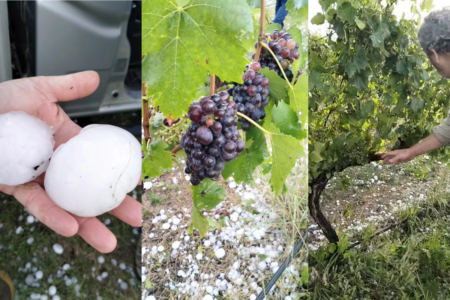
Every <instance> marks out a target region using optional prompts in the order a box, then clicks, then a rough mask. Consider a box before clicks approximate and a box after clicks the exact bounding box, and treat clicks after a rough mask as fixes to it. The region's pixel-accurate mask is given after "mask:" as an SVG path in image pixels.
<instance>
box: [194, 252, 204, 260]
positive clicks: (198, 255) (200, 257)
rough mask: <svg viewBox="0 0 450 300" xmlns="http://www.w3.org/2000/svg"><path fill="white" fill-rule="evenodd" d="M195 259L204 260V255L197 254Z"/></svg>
mask: <svg viewBox="0 0 450 300" xmlns="http://www.w3.org/2000/svg"><path fill="white" fill-rule="evenodd" d="M195 258H196V259H197V260H201V259H202V258H203V254H201V253H197V255H196V256H195Z"/></svg>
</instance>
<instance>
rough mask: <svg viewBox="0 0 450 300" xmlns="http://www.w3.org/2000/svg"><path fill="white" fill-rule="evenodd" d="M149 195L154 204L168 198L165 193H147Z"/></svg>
mask: <svg viewBox="0 0 450 300" xmlns="http://www.w3.org/2000/svg"><path fill="white" fill-rule="evenodd" d="M147 197H148V198H149V199H150V201H151V202H152V204H158V203H161V202H162V201H164V200H165V199H166V197H165V196H164V195H162V196H159V195H156V194H155V193H149V194H148V195H147Z"/></svg>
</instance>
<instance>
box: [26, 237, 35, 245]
mask: <svg viewBox="0 0 450 300" xmlns="http://www.w3.org/2000/svg"><path fill="white" fill-rule="evenodd" d="M33 242H34V238H33V237H30V238H28V240H27V244H29V245H31V244H32V243H33Z"/></svg>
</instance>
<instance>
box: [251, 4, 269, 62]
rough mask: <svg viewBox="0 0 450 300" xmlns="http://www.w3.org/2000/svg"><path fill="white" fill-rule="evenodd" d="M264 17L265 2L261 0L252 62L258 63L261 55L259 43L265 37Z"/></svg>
mask: <svg viewBox="0 0 450 300" xmlns="http://www.w3.org/2000/svg"><path fill="white" fill-rule="evenodd" d="M265 17H266V0H261V15H260V17H259V37H258V41H259V43H258V47H256V53H255V58H254V59H253V61H254V62H257V61H259V57H260V55H261V50H262V46H261V43H262V41H263V40H264V35H265V28H264V26H265V24H266V22H265Z"/></svg>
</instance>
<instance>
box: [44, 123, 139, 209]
mask: <svg viewBox="0 0 450 300" xmlns="http://www.w3.org/2000/svg"><path fill="white" fill-rule="evenodd" d="M140 176H141V145H140V144H139V142H138V141H137V140H136V138H135V137H134V136H133V135H132V134H130V133H129V132H128V131H126V130H124V129H121V128H119V127H115V126H111V125H90V126H87V127H85V128H84V129H83V130H81V132H80V133H79V134H78V135H77V136H75V137H74V138H72V139H71V140H69V141H68V142H67V143H66V144H62V145H61V146H59V147H58V149H56V151H55V153H54V154H53V157H52V160H51V162H50V166H49V167H48V170H47V173H46V175H45V182H44V183H45V190H46V191H47V194H48V195H49V196H50V198H51V199H52V200H53V201H54V202H55V203H56V204H57V205H59V206H60V207H62V208H63V209H65V210H67V211H68V212H70V213H73V214H75V215H77V216H81V217H94V216H98V215H101V214H103V213H105V212H108V211H110V210H112V209H114V208H116V207H117V206H119V205H120V203H122V201H123V200H124V199H125V196H126V195H127V193H129V192H131V191H132V190H133V189H134V188H135V187H136V185H137V184H138V183H139V179H140Z"/></svg>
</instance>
